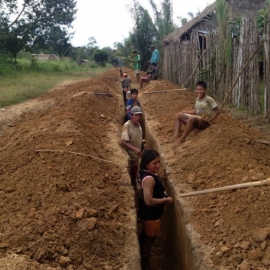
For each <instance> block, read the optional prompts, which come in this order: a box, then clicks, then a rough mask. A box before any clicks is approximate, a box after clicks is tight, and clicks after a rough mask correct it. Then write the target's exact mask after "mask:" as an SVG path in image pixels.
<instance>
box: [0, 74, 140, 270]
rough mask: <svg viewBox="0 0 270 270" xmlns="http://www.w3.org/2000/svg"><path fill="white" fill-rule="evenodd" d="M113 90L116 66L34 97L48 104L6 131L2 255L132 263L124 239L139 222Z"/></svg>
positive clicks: (73, 263) (85, 265)
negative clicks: (129, 261)
mask: <svg viewBox="0 0 270 270" xmlns="http://www.w3.org/2000/svg"><path fill="white" fill-rule="evenodd" d="M115 91H118V92H120V91H119V82H118V78H117V76H116V73H115V71H114V70H111V71H109V72H107V73H105V74H103V76H102V77H99V78H96V79H91V80H88V81H83V82H81V83H78V84H75V85H69V86H67V87H66V88H64V89H60V90H55V91H52V92H48V93H46V94H45V95H43V96H42V97H40V98H39V99H38V101H37V102H36V103H37V105H38V104H39V102H41V103H48V104H50V106H48V107H46V109H43V110H32V112H31V113H30V114H29V113H27V114H26V113H25V114H22V116H21V119H20V120H19V121H17V122H14V123H13V124H12V125H11V126H10V127H8V128H5V129H4V130H3V131H2V133H3V134H2V136H1V141H0V157H1V158H0V159H1V161H0V164H1V165H0V194H1V202H0V206H1V211H0V224H1V225H0V228H1V233H0V252H1V257H3V256H6V254H13V253H15V254H19V255H20V254H22V255H26V256H27V257H28V258H31V259H33V260H35V261H37V262H40V263H44V264H50V265H51V267H60V266H61V267H62V268H65V267H69V268H68V269H101V268H102V269H124V267H127V265H128V262H127V257H128V255H127V250H126V249H127V243H126V241H127V239H128V238H129V235H132V234H134V235H135V232H136V228H135V227H134V225H133V224H134V223H135V215H134V212H133V211H134V202H133V199H132V196H133V194H132V191H131V187H130V184H129V179H128V175H127V173H126V167H127V158H126V154H125V153H124V152H123V151H121V150H120V148H119V146H118V144H117V141H116V138H117V139H118V138H119V132H120V129H121V126H122V122H123V120H122V119H123V106H122V103H121V102H119V96H118V95H115ZM93 92H105V93H109V94H113V97H109V96H103V95H102V96H99V95H94V94H93ZM51 104H53V106H51ZM120 104H121V105H120ZM9 111H11V108H6V110H5V111H4V113H6V114H8V112H9ZM111 133H113V134H114V137H113V136H112V134H111ZM44 150H45V151H44ZM123 176H125V179H123ZM132 209H133V210H132ZM132 225H133V227H132ZM129 241H131V245H132V244H133V245H135V246H136V242H135V243H132V241H134V239H133V240H132V239H129ZM135 241H136V239H135ZM16 258H17V257H16ZM0 263H1V262H0ZM1 269H2V268H1ZM8 269H18V268H16V266H14V268H8ZM27 269H30V268H27ZM31 269H42V268H41V267H40V268H39V267H36V266H35V264H34V265H33V266H32V268H31Z"/></svg>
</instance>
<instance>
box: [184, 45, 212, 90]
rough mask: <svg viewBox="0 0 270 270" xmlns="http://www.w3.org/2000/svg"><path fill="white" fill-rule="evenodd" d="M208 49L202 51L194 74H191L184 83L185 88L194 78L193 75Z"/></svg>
mask: <svg viewBox="0 0 270 270" xmlns="http://www.w3.org/2000/svg"><path fill="white" fill-rule="evenodd" d="M206 51H207V50H205V51H204V52H203V53H202V55H201V56H200V58H199V60H198V62H197V65H196V67H195V68H194V70H193V72H192V74H191V75H190V77H189V78H188V79H187V80H186V81H185V82H184V83H183V84H182V88H185V87H186V86H187V85H188V84H189V82H190V81H191V79H192V77H193V76H194V74H195V72H196V70H197V68H198V67H199V64H200V62H201V60H202V58H203V56H204V55H205V53H206Z"/></svg>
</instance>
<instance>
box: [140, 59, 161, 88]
mask: <svg viewBox="0 0 270 270" xmlns="http://www.w3.org/2000/svg"><path fill="white" fill-rule="evenodd" d="M151 68H152V69H151V70H150V71H148V72H147V73H146V74H147V76H145V77H142V78H141V84H140V85H141V88H142V87H143V83H144V82H150V81H153V80H157V79H158V69H157V64H156V63H151Z"/></svg>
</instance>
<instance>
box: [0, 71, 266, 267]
mask: <svg viewBox="0 0 270 270" xmlns="http://www.w3.org/2000/svg"><path fill="white" fill-rule="evenodd" d="M129 74H131V71H129ZM133 86H137V85H136V84H133ZM176 88H179V86H176V85H174V84H172V83H169V82H166V81H162V80H161V81H155V82H151V83H149V84H147V85H145V86H144V88H143V89H142V90H140V93H139V99H140V101H141V102H142V104H143V110H144V113H145V119H146V123H147V125H149V126H150V127H151V129H152V130H153V132H154V134H155V135H156V136H157V139H158V142H159V143H160V146H161V149H162V151H163V155H164V156H165V159H166V162H167V164H168V169H169V170H170V174H171V176H172V178H173V179H175V180H174V181H173V183H172V184H173V186H174V188H175V189H178V190H179V191H180V192H187V191H191V190H201V189H206V188H213V187H220V186H225V185H231V184H236V183H245V182H250V181H257V180H263V179H266V178H268V177H270V167H269V165H270V146H269V145H265V144H262V143H258V142H256V140H266V141H270V138H269V136H267V135H264V134H263V133H260V132H259V131H257V130H255V129H253V128H251V127H250V126H248V125H247V124H244V123H243V122H241V121H239V120H236V119H235V118H233V117H231V116H230V113H229V111H226V112H225V111H223V112H222V113H221V114H220V116H219V117H218V118H217V119H216V120H215V123H214V124H213V125H212V126H211V127H210V128H208V129H207V130H205V131H201V132H198V131H195V132H193V133H192V134H191V135H190V136H189V137H188V139H187V141H186V142H185V143H184V144H183V145H181V146H179V147H177V148H175V147H173V145H172V144H169V143H167V141H168V140H169V139H170V137H171V136H172V132H173V125H174V115H175V113H176V112H177V111H180V110H184V109H185V108H191V107H192V106H193V104H194V100H195V95H194V92H192V91H181V92H180V91H179V92H171V93H168V92H167V93H160V94H149V95H146V94H143V92H151V91H154V90H155V91H156V90H164V89H176ZM93 92H106V93H109V94H112V95H114V97H107V96H96V95H93ZM121 98H122V97H121V92H120V87H119V71H118V70H115V69H112V70H110V71H109V72H106V73H104V74H103V75H102V76H101V77H99V78H95V79H91V80H88V81H83V82H80V83H78V84H74V85H69V86H67V87H66V88H64V89H63V88H61V89H59V90H54V91H51V92H48V93H47V94H45V95H43V96H41V97H40V98H38V99H36V100H33V101H32V102H31V104H35V105H34V106H33V105H21V108H22V109H17V110H15V111H16V115H17V116H18V117H19V120H17V121H14V120H13V119H14V118H13V117H9V118H8V115H9V112H10V113H11V112H12V110H13V109H12V108H6V110H5V111H1V112H0V113H1V114H0V121H1V126H2V127H1V128H2V130H1V140H0V196H1V201H0V268H1V269H61V268H62V269H65V268H66V269H70V270H71V269H106V270H108V269H132V270H133V269H138V266H139V259H138V257H136V254H135V255H134V254H133V253H132V252H133V247H136V245H137V240H136V238H135V237H134V235H135V232H136V217H135V209H134V198H133V192H132V188H131V186H130V182H129V179H128V175H127V170H126V167H127V156H126V154H125V152H124V151H123V150H121V148H120V147H119V144H118V143H119V138H120V133H121V126H122V124H123V115H124V107H123V104H122V99H121ZM24 107H26V108H27V110H30V111H25V110H24V109H23V108H24ZM30 107H31V108H30ZM17 108H18V107H17ZM22 112H23V113H22ZM146 143H147V142H146ZM40 150H54V151H40ZM62 150H65V151H62ZM80 154H85V155H91V156H94V157H97V158H99V159H102V160H99V159H95V158H92V157H91V156H85V155H80ZM104 160H106V161H112V162H114V163H110V162H106V161H104ZM268 197H269V187H259V188H248V189H242V190H236V191H234V192H223V193H218V194H209V195H203V196H198V197H192V198H185V199H181V200H182V201H184V202H188V204H189V205H190V206H191V207H192V209H193V210H192V211H190V213H189V215H188V217H187V218H188V221H189V222H190V223H192V225H193V227H194V229H195V230H196V233H197V234H198V235H199V241H200V243H202V244H203V245H207V246H209V247H211V250H210V252H209V253H208V254H205V256H208V257H209V260H211V261H212V262H213V264H214V265H215V268H214V269H222V267H223V269H237V267H239V269H241V270H245V269H256V270H259V269H261V270H262V269H269V267H270V238H269V235H270V226H269V223H270V215H269V211H268V209H269V204H270V203H269V199H268ZM175 199H176V198H175ZM128 248H130V249H128ZM127 254H133V255H134V256H135V257H134V258H129V257H128V255H127ZM133 255H132V256H133ZM134 262H135V264H134ZM136 263H137V264H136ZM27 267H28V268H27ZM159 269H162V268H159Z"/></svg>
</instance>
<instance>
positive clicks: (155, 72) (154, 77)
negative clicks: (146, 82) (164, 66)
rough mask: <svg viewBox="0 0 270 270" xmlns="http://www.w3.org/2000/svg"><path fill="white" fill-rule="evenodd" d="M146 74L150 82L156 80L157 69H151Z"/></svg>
mask: <svg viewBox="0 0 270 270" xmlns="http://www.w3.org/2000/svg"><path fill="white" fill-rule="evenodd" d="M147 74H151V76H150V80H157V79H158V69H157V68H152V69H151V70H150V71H148V72H147Z"/></svg>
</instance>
